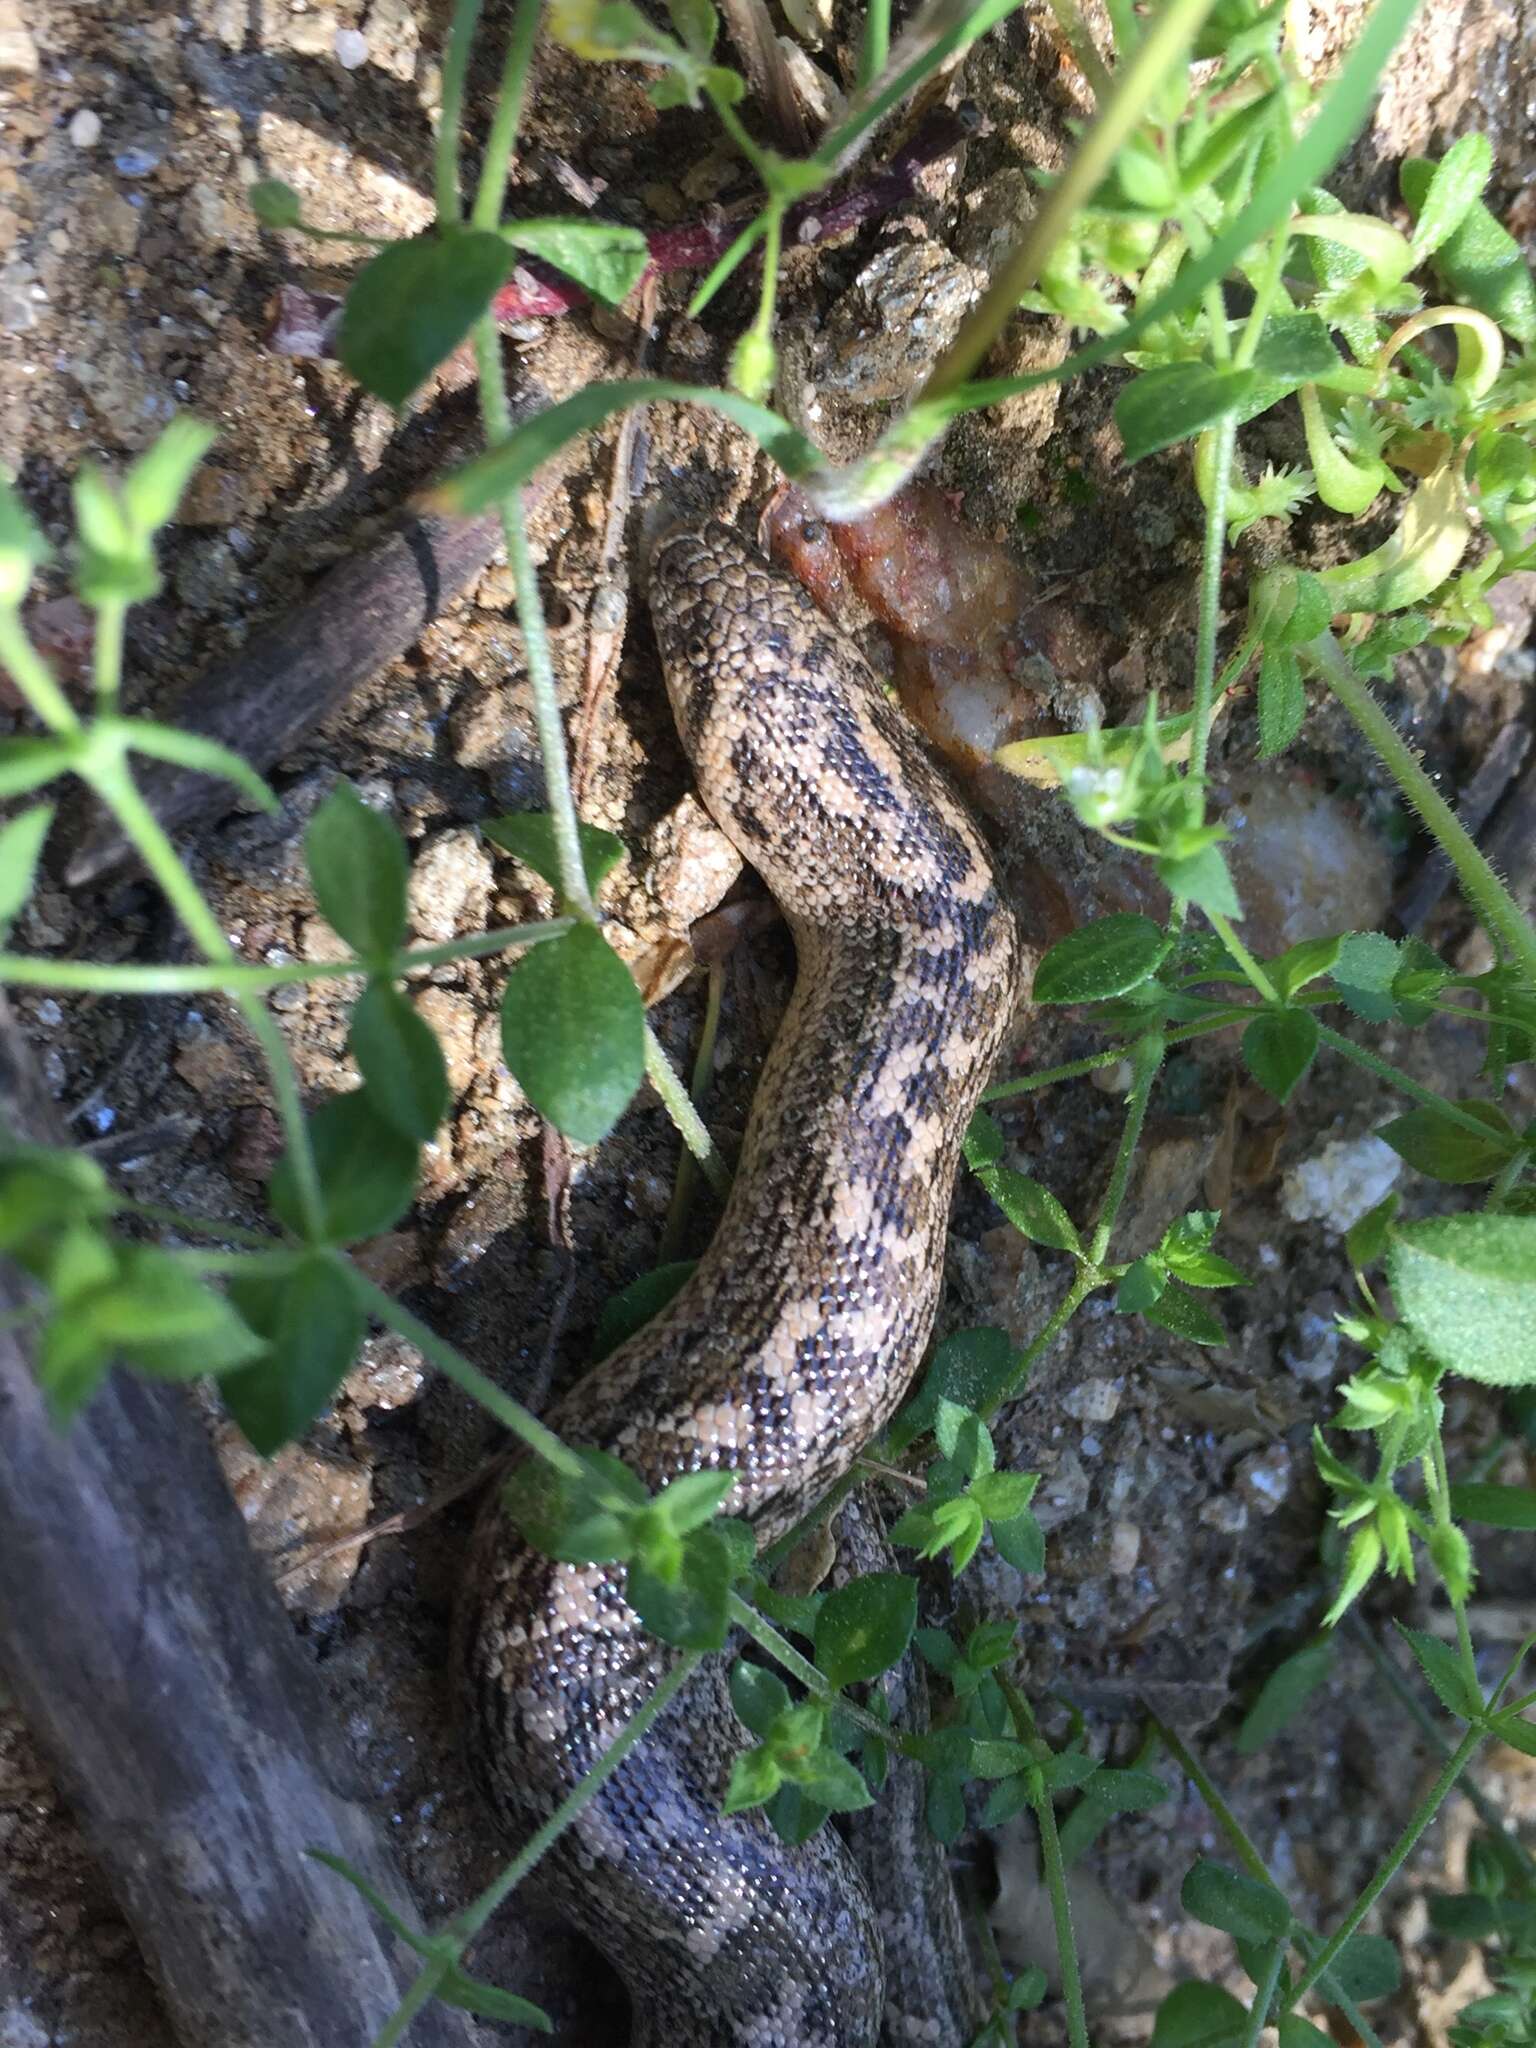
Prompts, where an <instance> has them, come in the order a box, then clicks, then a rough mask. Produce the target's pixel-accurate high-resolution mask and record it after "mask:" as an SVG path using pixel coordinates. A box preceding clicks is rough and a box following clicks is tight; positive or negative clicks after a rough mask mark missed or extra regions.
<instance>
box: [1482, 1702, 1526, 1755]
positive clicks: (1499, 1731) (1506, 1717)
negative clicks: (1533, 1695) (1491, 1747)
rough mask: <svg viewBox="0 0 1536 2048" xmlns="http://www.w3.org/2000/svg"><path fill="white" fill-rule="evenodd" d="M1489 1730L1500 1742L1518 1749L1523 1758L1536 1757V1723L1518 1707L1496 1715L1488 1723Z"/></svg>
mask: <svg viewBox="0 0 1536 2048" xmlns="http://www.w3.org/2000/svg"><path fill="white" fill-rule="evenodd" d="M1488 1730H1489V1733H1490V1734H1492V1735H1495V1736H1497V1738H1498V1739H1499V1741H1500V1742H1507V1743H1508V1744H1509V1746H1510V1748H1511V1749H1518V1750H1519V1752H1520V1754H1521V1755H1522V1756H1536V1721H1529V1720H1527V1719H1526V1717H1525V1715H1524V1714H1523V1713H1522V1712H1521V1711H1520V1710H1519V1709H1518V1708H1517V1707H1510V1708H1507V1709H1506V1710H1505V1712H1504V1713H1502V1714H1495V1715H1494V1716H1493V1718H1492V1720H1491V1721H1490V1722H1489V1723H1488Z"/></svg>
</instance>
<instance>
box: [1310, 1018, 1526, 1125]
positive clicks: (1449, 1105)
mask: <svg viewBox="0 0 1536 2048" xmlns="http://www.w3.org/2000/svg"><path fill="white" fill-rule="evenodd" d="M1317 1035H1318V1037H1319V1039H1320V1040H1321V1041H1322V1043H1323V1044H1324V1045H1327V1046H1331V1047H1332V1048H1333V1050H1334V1051H1335V1052H1338V1053H1342V1054H1343V1055H1344V1057H1345V1059H1347V1060H1353V1061H1354V1063H1355V1065H1356V1066H1357V1067H1365V1068H1366V1069H1367V1070H1368V1071H1369V1072H1371V1073H1373V1074H1375V1075H1376V1076H1377V1077H1378V1078H1379V1079H1381V1080H1383V1081H1387V1082H1390V1083H1391V1085H1392V1086H1393V1087H1394V1088H1396V1089H1398V1090H1400V1091H1401V1093H1402V1094H1404V1095H1407V1096H1411V1097H1412V1099H1413V1100H1414V1101H1415V1102H1420V1103H1422V1104H1423V1105H1424V1107H1425V1108H1426V1109H1432V1110H1433V1111H1434V1112H1435V1114H1436V1115H1437V1116H1442V1117H1444V1118H1445V1120H1446V1122H1447V1123H1452V1124H1456V1125H1458V1126H1459V1127H1460V1128H1461V1129H1462V1130H1464V1131H1471V1132H1472V1133H1473V1135H1474V1136H1476V1137H1480V1138H1483V1139H1485V1140H1486V1139H1487V1137H1488V1135H1489V1130H1488V1126H1487V1124H1485V1123H1482V1122H1480V1121H1479V1119H1478V1118H1477V1117H1475V1116H1471V1115H1469V1114H1468V1112H1467V1111H1466V1110H1464V1109H1462V1108H1460V1107H1458V1105H1457V1104H1456V1103H1454V1102H1448V1101H1447V1100H1446V1098H1445V1097H1444V1096H1443V1095H1437V1094H1436V1093H1435V1091H1434V1090H1433V1089H1432V1088H1426V1087H1424V1086H1423V1084H1422V1083H1421V1082H1419V1081H1415V1080H1414V1078H1413V1076H1412V1074H1405V1073H1404V1072H1403V1070H1402V1068H1401V1067H1394V1066H1393V1065H1392V1063H1391V1061H1390V1060H1384V1059H1382V1058H1381V1056H1380V1054H1379V1053H1374V1052H1371V1051H1370V1050H1369V1049H1368V1048H1367V1047H1366V1046H1363V1045H1356V1043H1355V1041H1354V1040H1353V1039H1352V1038H1346V1037H1345V1036H1344V1034H1343V1032H1342V1031H1335V1030H1334V1028H1333V1026H1332V1025H1331V1024H1319V1025H1318V1027H1317Z"/></svg>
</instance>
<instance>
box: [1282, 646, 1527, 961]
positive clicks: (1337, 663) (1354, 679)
mask: <svg viewBox="0 0 1536 2048" xmlns="http://www.w3.org/2000/svg"><path fill="white" fill-rule="evenodd" d="M1303 651H1304V653H1305V654H1306V656H1307V659H1308V661H1309V662H1310V663H1311V665H1312V666H1313V668H1315V669H1316V671H1317V673H1318V674H1319V675H1320V676H1321V677H1322V678H1323V681H1324V682H1325V683H1326V684H1327V685H1328V687H1329V689H1330V690H1332V692H1333V694H1334V695H1335V696H1336V697H1337V698H1338V700H1339V702H1340V703H1341V704H1342V705H1343V706H1344V709H1345V710H1346V711H1347V712H1348V713H1349V715H1350V717H1351V718H1352V719H1353V720H1354V722H1355V724H1356V725H1357V726H1358V727H1359V728H1360V730H1361V732H1362V733H1364V735H1365V737H1366V738H1367V740H1369V741H1370V743H1371V745H1372V746H1373V747H1374V748H1375V750H1376V752H1377V754H1378V755H1379V756H1380V757H1381V759H1382V761H1383V762H1385V764H1386V766H1387V768H1388V770H1389V772H1390V773H1391V776H1392V779H1393V780H1394V781H1395V782H1396V784H1397V786H1398V788H1399V789H1400V790H1401V791H1402V793H1403V796H1404V797H1405V798H1406V800H1407V801H1408V803H1409V804H1410V805H1411V806H1412V807H1413V809H1414V810H1415V811H1417V812H1418V814H1419V816H1420V817H1421V818H1422V819H1423V820H1424V823H1425V825H1426V826H1427V827H1428V828H1429V831H1430V833H1431V835H1432V837H1433V838H1434V839H1435V840H1436V842H1437V843H1438V844H1439V845H1440V847H1441V848H1442V849H1443V850H1444V852H1445V854H1446V856H1447V857H1448V859H1449V860H1450V862H1451V864H1452V866H1453V867H1454V868H1455V870H1456V873H1457V875H1458V877H1459V878H1460V881H1461V886H1462V888H1463V890H1464V891H1465V892H1466V896H1467V900H1468V901H1469V902H1470V904H1471V905H1472V908H1473V909H1474V910H1475V911H1476V912H1477V914H1478V916H1479V918H1481V920H1482V922H1483V926H1484V928H1485V929H1486V931H1487V932H1488V935H1489V937H1490V938H1491V939H1493V941H1494V943H1495V944H1496V945H1497V946H1498V947H1499V948H1500V950H1501V951H1502V952H1503V953H1504V954H1505V955H1506V956H1507V957H1508V958H1509V959H1510V960H1511V961H1513V962H1514V963H1515V965H1516V966H1518V967H1519V969H1520V972H1521V973H1522V975H1523V976H1524V977H1525V980H1526V982H1527V983H1528V985H1530V986H1531V987H1533V988H1536V930H1533V929H1532V927H1531V925H1530V922H1529V921H1528V920H1527V919H1526V918H1525V917H1524V916H1522V914H1521V911H1520V906H1519V904H1518V903H1516V901H1515V899H1514V898H1513V896H1511V895H1510V893H1509V891H1508V890H1507V889H1506V888H1505V886H1504V884H1503V883H1502V882H1501V881H1500V880H1499V878H1498V876H1497V875H1496V874H1495V873H1494V871H1493V868H1492V866H1491V865H1490V863H1489V860H1488V857H1487V855H1486V854H1484V853H1483V851H1482V849H1481V848H1480V847H1479V846H1478V845H1477V843H1476V842H1475V841H1474V839H1473V838H1472V835H1471V834H1470V833H1469V832H1468V830H1467V828H1466V826H1465V825H1463V824H1462V822H1461V820H1460V819H1459V818H1458V817H1457V816H1456V813H1455V812H1454V811H1453V810H1452V809H1451V806H1450V805H1449V804H1448V803H1447V802H1446V800H1445V798H1444V797H1443V796H1441V794H1440V792H1439V790H1437V789H1436V788H1435V785H1434V784H1433V783H1432V782H1431V781H1430V779H1429V777H1428V775H1427V774H1426V773H1425V772H1424V768H1423V765H1422V764H1421V762H1420V761H1419V758H1418V756H1417V754H1415V753H1414V751H1413V749H1412V748H1411V747H1410V746H1409V745H1408V742H1407V741H1406V740H1405V739H1404V738H1403V736H1402V734H1401V733H1400V732H1399V731H1398V730H1397V727H1396V726H1395V725H1394V724H1393V723H1392V721H1391V719H1390V718H1388V716H1387V714H1386V713H1385V711H1383V710H1382V708H1381V706H1380V705H1379V704H1378V703H1377V701H1376V699H1375V697H1374V696H1373V695H1372V694H1371V691H1370V689H1369V687H1368V686H1367V685H1366V684H1365V683H1364V682H1362V681H1361V679H1360V677H1359V676H1357V675H1356V674H1355V671H1354V669H1353V668H1352V667H1351V666H1350V662H1349V657H1348V656H1347V655H1346V654H1345V652H1344V650H1343V649H1342V648H1341V647H1340V645H1339V643H1338V641H1337V640H1335V639H1334V637H1333V635H1332V633H1320V634H1319V635H1318V637H1317V638H1316V639H1315V640H1309V641H1308V642H1307V645H1306V647H1305V649H1304V650H1303Z"/></svg>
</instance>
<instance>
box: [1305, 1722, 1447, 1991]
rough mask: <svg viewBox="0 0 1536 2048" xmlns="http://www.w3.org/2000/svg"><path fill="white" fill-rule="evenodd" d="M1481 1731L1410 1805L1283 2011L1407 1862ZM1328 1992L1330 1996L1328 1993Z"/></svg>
mask: <svg viewBox="0 0 1536 2048" xmlns="http://www.w3.org/2000/svg"><path fill="white" fill-rule="evenodd" d="M1483 1733H1484V1731H1483V1730H1482V1729H1481V1728H1469V1729H1468V1730H1467V1732H1466V1734H1465V1735H1464V1736H1463V1737H1462V1739H1461V1741H1460V1742H1459V1743H1458V1744H1457V1745H1456V1747H1455V1749H1454V1750H1453V1751H1452V1752H1451V1755H1450V1756H1449V1757H1448V1758H1447V1760H1446V1764H1445V1768H1444V1769H1443V1770H1442V1771H1441V1773H1440V1775H1439V1777H1438V1778H1436V1780H1435V1782H1434V1784H1433V1785H1432V1786H1431V1787H1430V1789H1429V1791H1428V1792H1427V1793H1426V1794H1425V1796H1424V1797H1423V1799H1421V1800H1420V1802H1419V1804H1418V1806H1417V1807H1416V1808H1415V1809H1414V1812H1413V1815H1412V1818H1411V1819H1410V1820H1409V1822H1408V1825H1407V1826H1406V1827H1405V1828H1404V1829H1403V1831H1402V1833H1401V1834H1400V1835H1399V1836H1398V1838H1397V1840H1396V1841H1395V1842H1394V1843H1393V1844H1392V1847H1391V1848H1390V1849H1389V1850H1388V1851H1387V1853H1386V1856H1385V1857H1384V1859H1383V1860H1382V1863H1381V1865H1380V1867H1379V1869H1378V1870H1377V1871H1376V1873H1375V1875H1374V1876H1373V1877H1372V1879H1371V1881H1370V1883H1369V1884H1368V1885H1367V1886H1366V1888H1365V1890H1364V1891H1363V1892H1362V1893H1361V1894H1360V1896H1359V1898H1358V1899H1356V1901H1355V1903H1354V1905H1353V1906H1351V1908H1350V1910H1349V1911H1348V1913H1346V1914H1345V1916H1344V1919H1343V1921H1342V1922H1341V1923H1340V1925H1339V1927H1338V1928H1337V1930H1336V1931H1335V1932H1334V1933H1333V1934H1332V1935H1331V1936H1330V1937H1329V1939H1328V1940H1327V1941H1326V1942H1324V1944H1323V1946H1322V1949H1321V1950H1320V1951H1319V1953H1318V1954H1317V1955H1316V1956H1314V1957H1313V1959H1312V1961H1311V1962H1310V1963H1309V1964H1308V1966H1307V1968H1306V1970H1305V1972H1304V1973H1303V1975H1302V1976H1301V1978H1300V1980H1299V1981H1298V1983H1297V1985H1296V1988H1295V1990H1294V1991H1293V1992H1292V1993H1291V1995H1290V1997H1289V1998H1288V1999H1287V2000H1286V2006H1285V2009H1286V2011H1287V2012H1289V2011H1290V2010H1291V2009H1292V2008H1293V2007H1294V2006H1296V2005H1299V2004H1300V2002H1301V2000H1302V1999H1303V1998H1305V1996H1306V1995H1307V1993H1308V1992H1309V1991H1310V1990H1312V1988H1313V1987H1314V1986H1315V1985H1316V1983H1317V1982H1318V1980H1319V1978H1321V1977H1323V1976H1325V1975H1326V1974H1327V1972H1328V1970H1329V1969H1330V1968H1331V1967H1332V1966H1333V1964H1334V1962H1335V1961H1336V1960H1337V1959H1338V1955H1339V1952H1340V1950H1341V1949H1342V1948H1343V1947H1344V1944H1345V1943H1346V1942H1347V1941H1348V1940H1349V1938H1350V1936H1351V1935H1352V1934H1353V1933H1355V1931H1356V1930H1357V1929H1358V1928H1359V1926H1360V1923H1361V1922H1362V1921H1363V1920H1364V1918H1365V1916H1366V1914H1367V1913H1369V1912H1370V1910H1371V1908H1372V1906H1374V1905H1375V1903H1376V1901H1377V1900H1378V1899H1379V1898H1380V1897H1381V1895H1382V1893H1383V1892H1384V1891H1385V1890H1386V1888H1387V1886H1388V1885H1389V1884H1390V1883H1391V1882H1392V1880H1393V1878H1394V1877H1396V1875H1397V1873H1398V1872H1399V1870H1401V1869H1402V1867H1403V1865H1404V1863H1406V1862H1407V1860H1408V1858H1409V1856H1410V1855H1412V1853H1413V1850H1414V1847H1415V1845H1416V1843H1417V1842H1418V1839H1419V1837H1420V1835H1422V1834H1423V1832H1424V1830H1425V1829H1426V1828H1427V1827H1428V1826H1429V1824H1430V1822H1431V1821H1432V1820H1433V1819H1434V1817H1435V1815H1436V1814H1437V1813H1438V1812H1439V1810H1440V1808H1441V1806H1442V1804H1443V1803H1444V1801H1445V1800H1446V1798H1447V1797H1448V1796H1449V1794H1450V1792H1451V1790H1452V1788H1453V1786H1454V1785H1455V1783H1456V1780H1457V1779H1458V1778H1459V1777H1460V1776H1461V1774H1462V1772H1463V1771H1464V1770H1465V1769H1466V1767H1467V1765H1468V1764H1469V1763H1471V1761H1472V1759H1473V1757H1474V1756H1475V1755H1476V1754H1477V1751H1478V1748H1479V1747H1480V1745H1481V1743H1482V1740H1483ZM1329 1995H1330V1996H1331V1994H1329Z"/></svg>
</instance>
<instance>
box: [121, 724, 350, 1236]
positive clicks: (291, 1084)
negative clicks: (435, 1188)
mask: <svg viewBox="0 0 1536 2048" xmlns="http://www.w3.org/2000/svg"><path fill="white" fill-rule="evenodd" d="M88 780H89V782H90V784H91V787H92V789H93V790H94V791H95V793H96V795H97V796H98V797H99V798H100V799H101V801H102V802H103V803H104V804H106V806H107V807H108V809H109V810H110V811H111V812H112V813H113V815H114V816H115V818H116V819H117V822H118V825H119V826H120V827H121V829H122V832H123V836H124V837H125V838H126V839H127V841H128V843H129V845H130V846H132V847H133V848H134V849H135V851H136V852H137V853H138V856H139V858H140V860H141V861H142V862H143V863H144V866H145V868H146V869H147V871H148V873H149V876H150V879H151V880H152V881H153V882H154V883H155V885H156V886H157V887H158V888H159V890H160V892H161V893H162V895H163V896H164V897H165V899H166V901H167V903H169V904H170V906H171V908H172V910H173V911H174V912H175V913H176V915H177V917H179V918H180V920H181V922H182V924H183V925H184V926H185V928H186V930H187V933H188V935H189V936H190V938H191V939H192V942H193V944H194V945H196V946H197V947H198V949H199V951H200V952H202V953H203V954H204V956H205V957H206V958H207V959H208V960H210V961H212V962H213V963H214V964H215V965H218V966H224V965H226V964H228V963H232V962H233V961H234V950H233V948H232V947H231V945H230V943H229V941H228V939H227V938H226V937H225V936H224V928H223V926H222V925H221V924H220V923H219V920H218V919H217V917H215V915H214V913H213V909H212V907H211V906H210V905H209V904H208V903H207V902H206V901H205V900H204V898H203V894H202V891H201V890H200V889H199V888H198V886H197V884H196V882H194V881H193V879H192V877H191V875H190V874H189V873H188V872H187V870H186V868H185V867H184V866H183V865H182V862H181V858H180V856H179V855H178V853H177V852H176V849H175V847H174V846H172V844H171V842H170V839H169V838H168V837H167V835H166V832H165V829H164V827H163V826H162V825H161V823H160V821H159V819H158V818H157V817H156V816H155V814H154V812H153V811H152V810H151V809H150V807H149V805H148V804H147V803H146V802H145V801H144V798H143V797H142V796H141V795H140V793H139V788H138V784H137V783H136V782H135V781H134V779H133V771H132V769H131V768H130V767H129V765H128V763H127V761H126V760H124V759H123V758H122V757H121V756H118V757H116V758H114V759H110V760H107V761H104V762H101V763H98V764H96V765H95V766H94V767H93V768H92V769H91V772H90V774H89V777H88ZM232 1000H233V1002H234V1003H235V1005H236V1007H237V1009H238V1010H239V1012H240V1015H241V1016H242V1017H243V1018H244V1019H245V1023H246V1027H247V1029H248V1030H249V1031H250V1033H251V1036H252V1037H253V1038H254V1039H255V1040H256V1043H257V1045H258V1046H259V1047H260V1048H261V1054H262V1058H263V1059H264V1060H265V1061H266V1065H267V1073H268V1077H269V1079H270V1081H271V1084H272V1100H273V1105H274V1107H275V1108H276V1110H277V1115H278V1121H279V1122H280V1123H281V1125H282V1127H283V1136H284V1138H285V1139H286V1141H287V1149H288V1156H289V1158H290V1160H291V1161H292V1164H293V1171H294V1181H295V1185H296V1188H297V1191H298V1198H299V1213H300V1215H301V1216H302V1217H303V1219H304V1234H305V1236H306V1237H308V1238H309V1239H311V1241H318V1240H319V1239H320V1238H322V1237H323V1236H324V1234H325V1204H324V1200H323V1198H322V1195H321V1192H320V1174H319V1170H318V1168H317V1167H316V1165H315V1155H314V1150H313V1147H312V1146H311V1144H310V1142H309V1126H308V1125H307V1123H306V1122H305V1120H304V1104H303V1100H302V1098H301V1096H300V1094H299V1077H298V1075H297V1073H296V1072H295V1071H294V1065H293V1061H292V1059H291V1057H290V1056H289V1052H288V1047H287V1044H286V1042H285V1041H284V1038H283V1034H282V1032H281V1031H280V1030H279V1029H278V1027H277V1022H276V1019H275V1018H274V1017H273V1016H272V1014H271V1012H270V1011H269V1010H268V1008H267V1006H266V1004H265V1003H264V1002H263V1001H262V1000H261V998H260V997H259V996H256V995H249V994H245V993H242V992H241V991H239V990H235V991H233V992H232Z"/></svg>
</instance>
